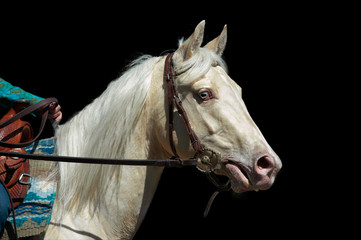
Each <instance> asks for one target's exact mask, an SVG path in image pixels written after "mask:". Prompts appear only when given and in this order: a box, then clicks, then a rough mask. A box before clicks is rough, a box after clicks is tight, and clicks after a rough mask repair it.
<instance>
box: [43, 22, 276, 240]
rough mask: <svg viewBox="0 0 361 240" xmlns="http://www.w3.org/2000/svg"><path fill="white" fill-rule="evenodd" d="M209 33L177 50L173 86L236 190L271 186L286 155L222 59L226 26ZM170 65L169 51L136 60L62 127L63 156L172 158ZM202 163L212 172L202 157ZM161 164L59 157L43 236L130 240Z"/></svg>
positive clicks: (184, 142)
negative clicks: (258, 121)
mask: <svg viewBox="0 0 361 240" xmlns="http://www.w3.org/2000/svg"><path fill="white" fill-rule="evenodd" d="M203 32H204V21H203V22H201V23H200V24H199V25H198V26H197V27H196V29H195V31H194V33H193V34H192V35H191V36H190V37H189V38H188V39H187V40H186V41H184V42H181V43H180V46H179V48H178V49H177V50H176V51H175V53H174V55H173V66H174V70H175V72H176V78H175V84H176V88H177V90H178V92H179V96H180V98H181V99H182V101H183V106H184V109H185V110H186V112H187V114H188V117H189V121H190V125H191V127H192V129H193V131H194V132H195V133H196V135H197V136H198V138H199V140H200V143H201V144H202V145H203V146H204V147H205V148H208V149H212V151H214V152H217V153H219V154H220V155H219V156H220V157H218V158H215V157H212V156H211V158H210V160H211V161H212V162H211V166H212V167H211V168H212V169H215V171H214V172H215V173H216V174H220V175H225V176H228V177H229V178H230V180H231V185H232V189H233V190H234V191H235V192H244V191H249V190H258V189H261V190H265V189H268V188H269V187H270V186H271V185H272V183H273V181H274V179H275V176H276V174H277V173H278V171H279V170H280V168H281V161H280V160H279V158H278V156H277V155H276V154H275V153H274V152H273V151H272V149H271V148H270V146H269V145H268V144H267V142H266V140H265V139H264V138H263V136H262V134H261V132H260V131H259V129H258V128H257V126H256V125H255V123H254V122H253V121H252V119H251V117H250V116H249V114H248V112H247V109H246V107H245V104H244V102H243V100H242V91H241V88H240V87H239V86H238V85H237V84H236V83H235V82H234V81H233V80H232V79H231V78H230V77H229V76H228V75H227V70H226V66H225V63H224V62H223V60H222V59H221V55H222V53H223V50H224V48H225V45H226V38H227V37H226V36H227V28H226V27H225V28H224V29H223V31H222V33H221V34H220V35H219V37H217V38H216V39H214V40H213V41H211V42H209V43H208V44H206V45H205V47H203V48H202V47H201V44H202V40H203ZM164 64H165V57H164V56H163V57H149V56H147V57H143V58H141V59H138V60H137V61H136V62H135V63H134V64H133V65H131V67H130V69H129V70H128V71H126V72H125V73H124V74H123V75H122V76H121V77H119V78H118V79H116V80H115V81H113V82H112V83H110V84H109V86H108V88H107V89H106V91H105V92H104V93H103V94H102V95H101V96H99V97H98V98H97V99H95V100H94V101H93V102H92V103H91V104H89V105H88V106H87V107H86V108H85V109H84V110H82V111H81V112H79V113H78V114H77V115H75V116H74V117H73V118H72V119H71V120H70V121H69V122H67V123H66V124H64V125H62V126H60V128H59V129H58V130H57V132H56V137H57V153H58V154H59V155H70V156H90V157H103V158H116V159H122V158H127V159H167V158H169V157H171V156H172V155H173V151H172V149H171V146H170V143H169V128H168V121H169V119H168V116H169V114H168V101H167V84H166V83H165V82H164V79H163V74H164ZM170 114H173V116H174V133H173V135H174V143H175V148H176V150H177V153H178V154H179V156H180V157H181V158H183V157H184V158H186V157H193V156H194V154H195V151H194V149H193V148H192V144H191V143H190V140H189V137H188V134H187V131H186V126H185V124H184V122H183V120H182V119H181V117H180V116H179V115H178V114H176V113H175V112H174V113H170ZM204 154H205V155H207V154H209V153H208V152H207V151H206V152H205V153H204ZM216 160H217V161H218V160H219V161H218V162H214V161H216ZM214 165H217V168H214V167H213V166H214ZM198 167H199V168H201V169H205V170H209V166H208V165H205V164H203V163H202V162H199V166H198ZM162 170H163V168H160V167H146V166H106V165H96V164H94V165H87V164H70V163H59V174H60V180H59V183H58V186H59V187H58V193H57V198H56V201H55V205H54V213H53V217H52V222H53V223H54V224H53V225H51V226H50V228H49V231H48V233H47V235H46V237H49V238H65V239H72V238H79V237H80V236H79V234H81V233H83V234H84V233H86V235H88V236H89V234H91V235H95V236H98V237H100V238H104V239H113V238H114V239H119V238H121V239H127V238H132V236H134V234H135V232H136V230H137V229H138V227H139V225H140V223H141V222H142V220H143V218H144V216H145V213H146V211H147V209H148V207H149V204H150V202H151V200H152V197H153V195H154V193H155V190H156V187H157V184H158V181H159V179H160V176H161V174H162Z"/></svg>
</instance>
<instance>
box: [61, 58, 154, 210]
mask: <svg viewBox="0 0 361 240" xmlns="http://www.w3.org/2000/svg"><path fill="white" fill-rule="evenodd" d="M157 60H158V58H156V57H154V58H151V57H150V56H143V57H141V58H139V59H137V60H135V61H134V62H133V63H132V64H131V65H130V68H129V70H128V71H126V72H125V73H124V74H123V75H122V76H121V77H119V78H118V79H116V80H114V81H113V82H111V83H110V84H109V85H108V87H107V89H106V90H105V91H104V92H103V93H102V94H101V95H100V96H99V97H98V98H97V99H95V100H94V101H93V102H92V103H91V104H89V105H88V106H87V107H85V108H84V109H83V110H82V111H81V112H79V113H78V114H77V115H75V116H74V117H73V118H72V119H71V120H70V121H68V122H67V123H65V124H64V125H62V126H60V127H59V129H58V130H57V132H56V138H57V146H56V149H57V154H58V155H65V156H66V155H68V156H79V157H80V156H81V157H86V156H89V157H100V158H127V157H128V156H129V155H130V153H129V151H128V150H129V149H130V148H128V143H129V138H130V136H132V130H133V129H134V125H135V124H136V123H137V120H138V117H139V115H140V113H141V111H142V109H143V106H144V104H145V100H146V98H147V94H148V91H149V87H150V82H151V75H152V70H153V68H154V65H155V63H156V61H157ZM70 166H71V167H70ZM59 171H60V178H61V179H60V184H59V185H60V188H59V189H58V193H57V194H58V196H59V199H60V201H62V204H61V205H64V206H67V207H70V208H71V207H72V206H74V205H75V204H76V203H77V202H78V201H79V200H80V199H81V200H82V201H83V200H86V199H88V200H90V201H92V202H94V204H96V202H98V201H99V199H97V198H100V197H101V196H102V193H99V192H96V191H97V190H96V189H99V188H98V186H104V185H107V184H109V182H108V181H109V176H114V174H121V167H119V166H117V167H114V166H102V165H97V164H96V165H84V164H83V165H82V164H71V165H69V164H59ZM87 176H91V177H87ZM107 177H108V178H107ZM74 185H76V186H77V187H71V188H69V186H74ZM70 189H71V190H70ZM60 211H61V210H60Z"/></svg>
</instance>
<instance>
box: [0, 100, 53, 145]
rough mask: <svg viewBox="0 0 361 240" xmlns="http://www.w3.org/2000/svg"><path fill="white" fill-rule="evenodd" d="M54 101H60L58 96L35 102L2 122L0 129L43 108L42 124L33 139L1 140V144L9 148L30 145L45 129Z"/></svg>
mask: <svg viewBox="0 0 361 240" xmlns="http://www.w3.org/2000/svg"><path fill="white" fill-rule="evenodd" d="M53 102H55V103H58V100H57V99H56V98H47V99H44V100H41V101H40V102H38V103H35V104H34V105H31V106H29V107H27V108H25V109H24V110H22V111H20V112H18V113H17V114H16V115H15V116H13V117H12V118H9V119H8V120H6V121H5V122H3V123H1V124H0V129H2V128H4V127H6V126H8V125H9V124H11V123H13V122H15V121H16V120H18V119H20V118H22V117H25V116H26V115H28V114H30V113H32V112H34V111H36V110H41V112H42V115H41V124H40V127H39V131H38V134H37V135H36V136H35V137H34V138H33V139H32V140H30V141H27V142H23V143H9V142H5V141H0V146H2V147H7V148H23V147H26V146H29V145H30V144H32V143H33V142H34V141H36V140H37V139H38V138H39V136H40V135H41V133H42V132H43V130H44V126H45V123H46V119H47V118H48V114H49V105H50V104H51V103H53Z"/></svg>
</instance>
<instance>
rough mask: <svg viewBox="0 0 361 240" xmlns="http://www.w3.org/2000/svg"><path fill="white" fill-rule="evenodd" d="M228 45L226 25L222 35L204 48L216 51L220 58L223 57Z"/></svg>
mask: <svg viewBox="0 0 361 240" xmlns="http://www.w3.org/2000/svg"><path fill="white" fill-rule="evenodd" d="M226 43H227V25H224V27H223V30H222V32H221V34H220V35H219V36H218V37H217V38H215V39H213V40H212V41H210V42H209V43H207V45H206V46H204V48H207V49H210V50H213V51H215V52H216V53H217V54H218V55H219V56H222V54H223V51H224V49H225V48H226Z"/></svg>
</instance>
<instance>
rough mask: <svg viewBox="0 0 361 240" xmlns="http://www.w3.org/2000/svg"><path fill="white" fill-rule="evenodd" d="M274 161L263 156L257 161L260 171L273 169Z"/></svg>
mask: <svg viewBox="0 0 361 240" xmlns="http://www.w3.org/2000/svg"><path fill="white" fill-rule="evenodd" d="M273 162H274V161H273V160H272V158H271V157H269V156H267V155H266V156H263V157H261V158H260V159H258V161H257V167H258V168H260V169H272V168H273V167H274V163H273Z"/></svg>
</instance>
